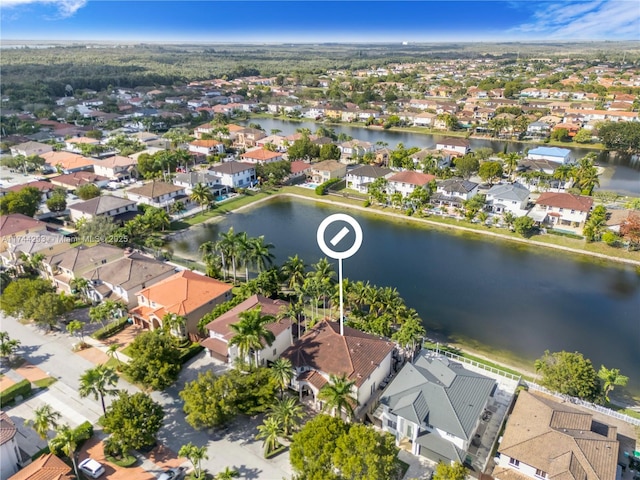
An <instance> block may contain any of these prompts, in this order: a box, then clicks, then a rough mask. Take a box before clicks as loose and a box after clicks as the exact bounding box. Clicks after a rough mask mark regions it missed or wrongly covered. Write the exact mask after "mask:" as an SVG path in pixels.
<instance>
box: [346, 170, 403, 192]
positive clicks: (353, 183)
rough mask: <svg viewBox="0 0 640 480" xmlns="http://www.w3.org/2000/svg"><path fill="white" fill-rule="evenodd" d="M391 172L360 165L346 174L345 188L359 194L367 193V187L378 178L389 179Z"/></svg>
mask: <svg viewBox="0 0 640 480" xmlns="http://www.w3.org/2000/svg"><path fill="white" fill-rule="evenodd" d="M391 175H393V170H391V169H389V168H382V167H375V166H372V165H362V166H360V167H356V168H354V169H353V170H351V171H350V172H348V173H347V187H348V188H353V189H354V190H357V191H358V192H360V193H367V191H368V188H369V185H370V184H371V183H373V182H374V181H375V180H376V179H378V178H381V177H383V178H389V177H390V176H391Z"/></svg>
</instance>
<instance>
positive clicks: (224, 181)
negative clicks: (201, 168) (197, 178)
mask: <svg viewBox="0 0 640 480" xmlns="http://www.w3.org/2000/svg"><path fill="white" fill-rule="evenodd" d="M209 172H211V174H212V175H214V176H215V177H216V178H217V179H218V180H219V183H220V184H221V185H224V186H226V187H228V188H232V189H236V188H247V187H250V186H252V185H254V184H255V183H256V181H257V177H256V167H255V165H253V164H251V163H243V162H233V161H232V162H225V163H223V164H220V165H217V166H215V167H211V168H210V169H209Z"/></svg>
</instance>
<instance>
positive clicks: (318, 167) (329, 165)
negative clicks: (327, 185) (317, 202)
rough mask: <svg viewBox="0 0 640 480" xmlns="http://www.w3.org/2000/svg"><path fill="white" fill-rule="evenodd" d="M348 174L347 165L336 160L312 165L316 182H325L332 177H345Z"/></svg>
mask: <svg viewBox="0 0 640 480" xmlns="http://www.w3.org/2000/svg"><path fill="white" fill-rule="evenodd" d="M346 174H347V166H346V165H345V164H344V163H340V162H337V161H335V160H325V161H324V162H320V163H314V164H312V165H311V178H312V179H313V181H314V182H315V183H324V182H326V181H327V180H330V179H332V178H344V177H345V176H346Z"/></svg>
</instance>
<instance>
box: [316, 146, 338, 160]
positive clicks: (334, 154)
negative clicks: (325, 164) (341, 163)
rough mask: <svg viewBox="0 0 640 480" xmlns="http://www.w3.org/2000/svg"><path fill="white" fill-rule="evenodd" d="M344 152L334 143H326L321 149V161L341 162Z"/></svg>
mask: <svg viewBox="0 0 640 480" xmlns="http://www.w3.org/2000/svg"><path fill="white" fill-rule="evenodd" d="M341 155H342V152H340V149H339V148H338V146H337V145H336V144H334V143H326V144H324V145H322V147H320V160H340V156H341Z"/></svg>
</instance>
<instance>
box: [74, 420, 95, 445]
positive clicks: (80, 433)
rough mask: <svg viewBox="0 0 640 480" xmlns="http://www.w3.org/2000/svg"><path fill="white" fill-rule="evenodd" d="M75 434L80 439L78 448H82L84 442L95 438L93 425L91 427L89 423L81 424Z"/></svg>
mask: <svg viewBox="0 0 640 480" xmlns="http://www.w3.org/2000/svg"><path fill="white" fill-rule="evenodd" d="M74 432H75V434H76V438H77V439H78V447H80V446H81V445H82V444H83V443H84V442H86V441H87V440H89V439H90V438H91V437H93V425H91V422H89V421H87V422H84V423H81V424H80V425H78V426H77V427H76V429H75V430H74Z"/></svg>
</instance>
